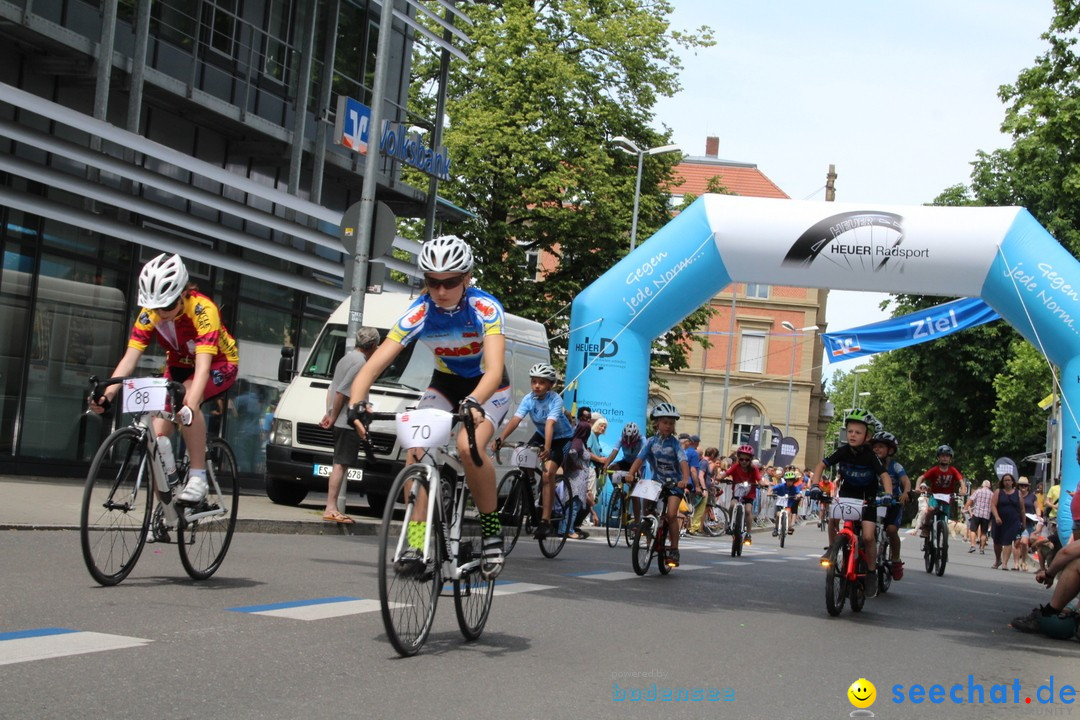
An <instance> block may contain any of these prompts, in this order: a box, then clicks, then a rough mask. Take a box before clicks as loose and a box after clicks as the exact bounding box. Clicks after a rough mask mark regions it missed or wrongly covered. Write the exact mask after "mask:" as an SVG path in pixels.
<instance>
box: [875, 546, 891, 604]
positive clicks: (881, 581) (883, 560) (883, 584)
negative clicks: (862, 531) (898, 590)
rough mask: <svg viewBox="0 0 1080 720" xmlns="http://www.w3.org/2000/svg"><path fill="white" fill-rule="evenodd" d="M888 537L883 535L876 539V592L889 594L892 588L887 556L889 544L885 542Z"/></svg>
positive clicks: (889, 564) (889, 563)
mask: <svg viewBox="0 0 1080 720" xmlns="http://www.w3.org/2000/svg"><path fill="white" fill-rule="evenodd" d="M887 539H888V535H885V534H884V533H882V534H881V537H880V538H878V549H877V554H878V559H877V571H878V573H877V576H878V581H877V582H878V592H882V593H886V592H889V588H890V587H892V560H890V559H889V558H890V556H889V543H888V542H887Z"/></svg>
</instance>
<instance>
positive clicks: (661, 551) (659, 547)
mask: <svg viewBox="0 0 1080 720" xmlns="http://www.w3.org/2000/svg"><path fill="white" fill-rule="evenodd" d="M660 522H662V523H663V525H661V526H660V529H659V530H657V531H656V532H657V538H656V542H655V543H653V547H655V548H656V567H657V568H658V569H659V570H660V574H661V575H667V574H668V573H670V572H671V566H670V565H668V563H667V551H668V532H667V529H668V528H667V523H666V522H664V521H663V520H661V521H660Z"/></svg>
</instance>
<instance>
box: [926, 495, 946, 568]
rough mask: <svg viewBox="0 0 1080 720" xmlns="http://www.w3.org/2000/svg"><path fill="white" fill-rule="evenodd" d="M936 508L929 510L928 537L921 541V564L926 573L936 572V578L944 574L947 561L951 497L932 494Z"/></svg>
mask: <svg viewBox="0 0 1080 720" xmlns="http://www.w3.org/2000/svg"><path fill="white" fill-rule="evenodd" d="M934 499H935V500H937V507H934V508H931V509H930V512H931V513H933V515H932V516H931V525H930V537H928V538H925V539H924V540H923V562H924V563H925V565H926V572H928V573H932V572H936V573H937V576H938V577H941V576H942V575H944V574H945V563H947V562H948V561H949V505H950V503H951V502H952V496H951V495H949V494H948V493H934Z"/></svg>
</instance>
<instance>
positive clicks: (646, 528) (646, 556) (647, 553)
mask: <svg viewBox="0 0 1080 720" xmlns="http://www.w3.org/2000/svg"><path fill="white" fill-rule="evenodd" d="M652 556H653V536H652V522H651V521H650V520H649V519H647V518H646V519H644V520H642V521H641V524H640V525H639V526H638V529H637V530H635V531H634V545H633V551H632V553H631V555H630V561H631V564H632V565H633V566H634V572H636V573H637V574H638V575H644V574H645V573H647V572H648V571H649V563H651V562H652Z"/></svg>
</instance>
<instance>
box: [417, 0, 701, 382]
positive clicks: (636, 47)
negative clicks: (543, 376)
mask: <svg viewBox="0 0 1080 720" xmlns="http://www.w3.org/2000/svg"><path fill="white" fill-rule="evenodd" d="M463 9H464V10H465V11H466V12H467V13H468V14H469V16H470V18H471V19H472V20H473V21H474V23H475V24H474V25H473V26H471V27H470V28H469V29H468V33H469V36H470V37H471V38H472V39H473V40H474V43H473V44H472V45H470V46H469V50H468V51H469V53H470V55H471V58H470V62H468V63H463V62H454V63H451V74H450V80H449V86H448V97H447V105H446V114H447V116H448V118H449V125H448V127H447V129H446V133H445V137H444V141H445V144H446V146H447V147H448V148H450V150H451V153H452V157H453V165H452V168H451V172H452V174H453V176H454V177H453V179H452V180H451V181H450V182H447V183H444V184H442V186H441V187H440V194H442V195H443V196H445V197H447V198H449V199H450V200H451V201H452V202H454V203H456V204H457V205H460V206H462V207H464V208H467V209H469V210H470V211H471V212H474V213H475V214H476V217H475V218H474V219H472V220H469V221H467V222H466V223H464V224H463V225H461V226H455V227H454V228H451V229H448V230H452V231H453V232H456V233H459V234H461V235H463V236H465V237H466V238H468V240H469V241H470V242H471V243H472V245H473V247H474V251H475V254H476V257H477V276H478V280H479V282H480V284H481V286H482V287H484V288H485V289H487V290H489V291H491V292H493V293H494V294H495V295H496V296H498V297H499V298H501V299H502V300H503V301H504V302H505V304H506V306H507V309H508V310H510V311H512V312H514V313H517V314H520V315H524V316H526V317H531V318H534V319H537V320H540V321H547V322H548V325H549V331H551V333H552V335H553V336H554V337H555V338H556V339H555V341H554V342H553V346H554V349H555V350H556V351H558V350H560V349H565V342H566V340H565V335H564V333H565V331H566V324H567V322H568V318H569V304H570V302H571V301H572V300H573V298H574V297H575V296H576V295H577V293H578V292H579V291H580V290H581V289H582V288H584V287H585V286H587V285H588V284H590V283H591V282H592V281H593V280H595V279H596V278H597V277H599V276H600V275H601V274H603V273H604V272H606V271H607V270H608V269H609V268H610V267H611V266H612V265H614V264H615V262H617V261H618V260H619V259H620V258H621V257H622V256H623V255H625V254H626V252H627V250H628V240H629V231H630V224H631V219H632V218H631V208H632V203H633V197H634V184H635V180H636V176H637V159H636V158H635V157H631V156H629V155H626V154H625V153H621V152H617V151H615V150H614V148H613V147H612V146H611V144H610V142H609V141H610V139H611V138H612V137H615V136H618V135H624V136H626V137H629V138H631V139H632V140H633V141H634V142H635V143H637V144H638V145H639V146H640V147H653V146H656V145H662V144H666V143H667V142H669V136H668V133H667V131H665V132H663V133H660V132H656V131H655V130H653V129H651V128H650V127H649V125H648V123H649V121H650V120H651V118H652V108H653V106H654V105H655V103H656V100H657V98H658V97H661V96H670V95H672V94H674V93H675V92H676V91H678V90H679V89H680V87H679V82H678V71H679V70H680V68H681V66H680V62H679V58H678V56H677V55H676V49H677V47H679V46H684V47H700V46H705V45H710V44H712V35H711V31H709V30H708V29H706V28H701V29H699V30H697V31H694V32H691V33H682V32H678V31H675V30H673V29H672V28H671V27H670V26H669V23H668V17H669V16H670V14H671V11H672V6H671V4H670V3H669V2H666V1H664V0H649V1H645V0H548V1H546V2H540V1H535V2H530V1H528V0H506V1H505V2H501V3H469V4H466V5H464V6H463ZM414 70H415V72H416V74H417V76H418V78H417V79H418V82H414V87H417V88H427V89H430V88H431V87H432V85H431V82H429V81H431V80H432V79H433V78H434V77H435V76H436V73H437V63H436V62H435V61H434V60H433V59H431V58H427V59H425V58H422V57H421V58H418V59H417V61H416V62H415V64H414ZM414 105H415V106H416V107H417V108H418V109H419V114H420V115H422V116H427V117H430V116H432V115H433V114H434V105H433V101H432V98H431V97H430V96H429V94H425V93H417V94H416V96H415V97H414ZM677 161H678V158H677V156H674V155H663V154H662V155H657V156H653V157H649V158H646V160H645V164H644V171H643V174H642V180H641V201H640V210H639V213H638V236H639V237H643V238H647V237H649V236H650V235H651V234H652V233H653V232H654V231H655V230H657V229H658V228H659V227H661V226H662V225H663V224H665V223H666V222H668V221H669V220H670V210H669V199H670V195H669V194H668V193H667V192H666V190H665V187H666V186H667V185H668V184H669V182H670V173H671V169H672V167H673V166H674V165H675V164H676V162H677ZM529 251H543V252H545V253H549V254H550V256H551V257H553V258H555V260H556V262H555V263H553V264H552V265H553V266H551V267H545V268H541V273H540V279H539V280H536V279H534V278H533V277H532V276H531V275H530V274H529V273H528V271H527V269H526V262H525V253H526V252H529ZM694 322H695V320H691V321H690V324H689V326H687V323H683V326H684V330H685V331H684V332H683V335H685V334H686V332H689V331H690V330H692V329H693V323H694ZM697 322H700V320H697ZM560 335H561V336H562V337H559V336H560ZM673 340H674V342H672V343H669V354H668V363H669V364H671V363H678V362H682V363H684V364H685V351H684V350H679V349H678V348H677V347H676V346H681V343H680V338H679V337H678V336H677V337H675V338H673ZM684 366H685V365H684Z"/></svg>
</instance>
